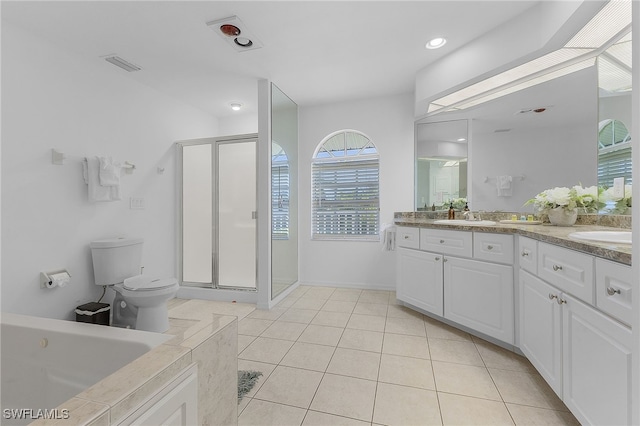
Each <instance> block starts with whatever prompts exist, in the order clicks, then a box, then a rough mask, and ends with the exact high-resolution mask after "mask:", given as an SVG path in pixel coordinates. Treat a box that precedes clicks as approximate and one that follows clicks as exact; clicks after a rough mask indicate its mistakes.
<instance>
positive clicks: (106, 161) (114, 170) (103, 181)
mask: <svg viewBox="0 0 640 426" xmlns="http://www.w3.org/2000/svg"><path fill="white" fill-rule="evenodd" d="M121 170H122V165H121V164H120V163H118V162H116V161H113V159H112V158H111V157H100V185H102V186H117V185H120V171H121Z"/></svg>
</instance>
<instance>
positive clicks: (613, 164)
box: [598, 147, 633, 188]
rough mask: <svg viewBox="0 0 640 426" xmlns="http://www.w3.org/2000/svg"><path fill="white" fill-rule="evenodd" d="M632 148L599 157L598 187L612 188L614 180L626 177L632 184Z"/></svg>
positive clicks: (626, 181) (602, 154)
mask: <svg viewBox="0 0 640 426" xmlns="http://www.w3.org/2000/svg"><path fill="white" fill-rule="evenodd" d="M632 166H633V165H632V162H631V147H628V148H623V149H619V150H617V151H612V152H607V153H600V154H599V155H598V186H604V187H606V188H611V187H612V186H613V179H614V178H618V177H624V181H625V183H626V184H631V180H632V179H631V177H632V173H631V171H632Z"/></svg>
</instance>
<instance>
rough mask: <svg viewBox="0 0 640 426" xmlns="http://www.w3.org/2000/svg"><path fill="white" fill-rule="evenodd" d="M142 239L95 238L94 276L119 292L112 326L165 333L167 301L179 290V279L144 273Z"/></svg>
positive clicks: (114, 303) (93, 249) (167, 323)
mask: <svg viewBox="0 0 640 426" xmlns="http://www.w3.org/2000/svg"><path fill="white" fill-rule="evenodd" d="M143 243H144V240H143V239H141V238H111V239H107V240H98V241H93V242H92V243H91V245H90V247H91V256H92V257H93V275H94V276H95V283H96V285H100V286H103V285H104V286H109V287H111V288H113V289H114V290H115V291H116V297H115V299H114V300H113V308H112V312H113V319H112V325H114V326H118V327H131V328H135V329H137V330H145V331H154V332H158V333H164V332H165V331H167V330H168V329H169V313H168V311H167V301H168V300H169V299H171V298H173V297H174V296H175V295H176V293H177V292H178V281H177V280H176V279H175V278H165V279H156V278H153V277H147V276H146V275H141V271H142V245H143Z"/></svg>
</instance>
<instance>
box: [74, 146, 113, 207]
mask: <svg viewBox="0 0 640 426" xmlns="http://www.w3.org/2000/svg"><path fill="white" fill-rule="evenodd" d="M82 175H83V177H84V180H85V182H86V183H87V185H88V188H89V201H90V202H92V203H93V202H97V201H116V200H120V199H121V198H120V185H118V186H102V185H100V177H99V175H100V160H99V159H98V157H88V158H85V159H84V160H83V161H82Z"/></svg>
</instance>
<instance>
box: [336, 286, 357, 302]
mask: <svg viewBox="0 0 640 426" xmlns="http://www.w3.org/2000/svg"><path fill="white" fill-rule="evenodd" d="M360 293H362V290H356V289H351V288H337V289H336V291H334V292H333V294H331V296H330V297H329V300H338V301H342V302H357V301H358V298H360Z"/></svg>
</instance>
